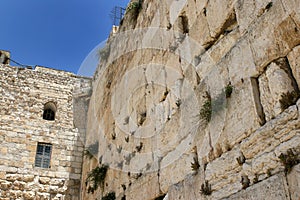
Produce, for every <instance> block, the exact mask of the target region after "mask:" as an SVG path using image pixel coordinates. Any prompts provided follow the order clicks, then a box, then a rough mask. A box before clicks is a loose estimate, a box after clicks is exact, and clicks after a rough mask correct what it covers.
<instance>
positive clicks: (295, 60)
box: [287, 46, 300, 87]
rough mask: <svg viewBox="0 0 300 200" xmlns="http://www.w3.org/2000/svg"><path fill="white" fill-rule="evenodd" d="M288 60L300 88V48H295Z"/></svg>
mask: <svg viewBox="0 0 300 200" xmlns="http://www.w3.org/2000/svg"><path fill="white" fill-rule="evenodd" d="M287 57H288V60H289V64H290V67H291V69H292V72H293V76H294V78H295V79H296V81H297V84H298V87H299V86H300V46H297V47H295V48H294V49H293V50H292V51H291V52H290V53H289V54H288V56H287Z"/></svg>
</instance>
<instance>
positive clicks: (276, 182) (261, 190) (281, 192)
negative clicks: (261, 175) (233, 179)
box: [224, 174, 289, 200]
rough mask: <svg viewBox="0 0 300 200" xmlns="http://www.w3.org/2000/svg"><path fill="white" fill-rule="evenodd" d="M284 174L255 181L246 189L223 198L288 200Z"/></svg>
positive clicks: (227, 199)
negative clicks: (255, 182)
mask: <svg viewBox="0 0 300 200" xmlns="http://www.w3.org/2000/svg"><path fill="white" fill-rule="evenodd" d="M287 188H288V187H287V182H286V179H285V177H284V174H278V175H274V176H272V177H270V178H268V179H267V180H264V181H262V182H260V183H257V184H255V185H253V186H251V187H249V188H247V189H246V190H242V191H240V192H238V193H236V194H234V195H232V196H230V197H228V198H225V199H224V200H235V199H236V200H238V199H247V200H258V199H264V200H274V199H276V200H288V199H289V193H288V189H287Z"/></svg>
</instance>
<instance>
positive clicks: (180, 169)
mask: <svg viewBox="0 0 300 200" xmlns="http://www.w3.org/2000/svg"><path fill="white" fill-rule="evenodd" d="M176 153H178V154H181V153H182V152H176V151H175V152H172V153H170V154H171V155H173V156H174V157H178V155H175V154H176ZM174 157H173V158H172V156H171V157H170V156H166V157H165V158H163V160H162V161H161V165H162V166H165V167H164V168H162V169H160V173H159V174H160V176H159V183H160V190H161V191H162V192H167V191H168V188H169V186H170V185H173V184H176V183H178V182H179V181H182V180H183V179H184V177H185V176H186V174H188V173H191V171H192V169H191V162H192V161H193V158H192V155H188V154H183V155H182V156H181V157H180V158H179V159H177V160H174ZM172 159H173V160H172ZM166 163H168V164H166ZM170 174H172V175H171V176H170Z"/></svg>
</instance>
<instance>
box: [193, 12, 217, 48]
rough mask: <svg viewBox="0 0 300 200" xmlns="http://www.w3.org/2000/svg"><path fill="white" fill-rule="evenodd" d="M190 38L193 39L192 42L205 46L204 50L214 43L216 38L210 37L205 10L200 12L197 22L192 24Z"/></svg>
mask: <svg viewBox="0 0 300 200" xmlns="http://www.w3.org/2000/svg"><path fill="white" fill-rule="evenodd" d="M189 36H190V37H191V38H192V40H194V41H196V42H197V43H199V45H201V46H203V49H204V48H205V47H206V46H209V45H210V44H211V43H212V42H213V41H214V38H212V37H211V35H210V31H209V26H208V23H207V18H206V16H205V14H204V9H203V10H202V11H200V13H199V15H198V17H197V20H195V21H194V23H193V24H191V27H190V30H189Z"/></svg>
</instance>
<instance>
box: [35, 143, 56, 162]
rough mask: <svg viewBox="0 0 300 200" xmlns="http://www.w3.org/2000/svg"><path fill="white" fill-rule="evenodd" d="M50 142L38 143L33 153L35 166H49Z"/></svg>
mask: <svg viewBox="0 0 300 200" xmlns="http://www.w3.org/2000/svg"><path fill="white" fill-rule="evenodd" d="M51 152H52V144H46V143H40V142H39V143H38V146H37V148H36V155H35V167H42V168H50V160H51Z"/></svg>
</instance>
